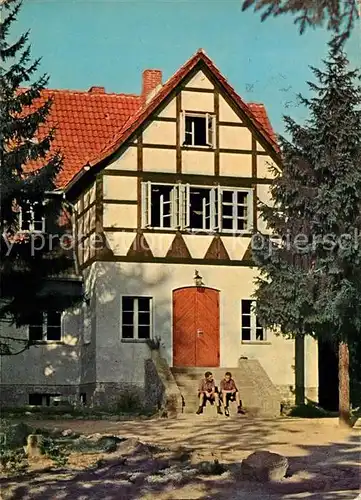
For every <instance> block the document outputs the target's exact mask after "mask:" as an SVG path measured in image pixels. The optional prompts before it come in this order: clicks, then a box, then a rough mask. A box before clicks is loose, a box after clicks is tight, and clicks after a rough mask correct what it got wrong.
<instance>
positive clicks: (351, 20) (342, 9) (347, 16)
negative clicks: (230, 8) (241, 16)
mask: <svg viewBox="0 0 361 500" xmlns="http://www.w3.org/2000/svg"><path fill="white" fill-rule="evenodd" d="M249 7H254V10H255V11H262V12H263V13H262V16H261V19H262V21H264V20H265V19H267V18H268V17H270V16H274V17H277V16H279V15H281V14H287V13H288V14H292V15H294V16H295V21H294V22H295V24H298V25H299V27H300V33H301V34H302V33H304V31H305V29H306V28H307V27H314V26H318V25H323V24H324V23H325V22H326V23H327V28H328V29H330V30H338V31H339V32H340V35H339V36H338V37H337V43H339V42H343V41H344V40H345V39H346V38H348V37H349V36H350V34H351V32H352V29H353V27H354V26H355V24H356V22H357V19H358V18H359V16H360V12H361V7H360V5H358V0H307V1H306V0H244V1H243V5H242V10H247V9H248V8H249Z"/></svg>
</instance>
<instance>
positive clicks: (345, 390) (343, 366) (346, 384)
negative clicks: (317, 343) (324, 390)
mask: <svg viewBox="0 0 361 500" xmlns="http://www.w3.org/2000/svg"><path fill="white" fill-rule="evenodd" d="M338 355H339V356H338V393H339V424H340V425H341V426H349V425H350V373H349V367H350V354H349V350H348V345H347V344H346V343H345V342H340V344H339V347H338Z"/></svg>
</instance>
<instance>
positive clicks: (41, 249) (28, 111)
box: [0, 0, 72, 354]
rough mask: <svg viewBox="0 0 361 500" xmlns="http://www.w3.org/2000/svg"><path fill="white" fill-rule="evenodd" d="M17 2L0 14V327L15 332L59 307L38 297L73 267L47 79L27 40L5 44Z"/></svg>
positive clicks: (7, 344)
mask: <svg viewBox="0 0 361 500" xmlns="http://www.w3.org/2000/svg"><path fill="white" fill-rule="evenodd" d="M21 3H22V2H21V1H19V0H5V2H3V3H2V5H1V7H0V8H1V19H0V61H1V63H0V64H1V66H0V188H1V193H0V195H1V196H0V233H1V237H0V292H1V302H0V321H1V322H5V321H6V322H11V323H15V324H16V325H17V326H20V325H24V324H28V322H29V318H30V317H31V314H32V313H33V312H34V311H36V310H37V311H39V310H45V309H47V308H48V307H55V306H56V300H57V296H56V294H55V295H52V294H51V293H48V294H47V295H46V296H44V294H43V296H42V294H41V290H43V287H44V283H45V280H46V279H47V278H48V277H53V276H58V275H59V274H60V273H62V272H65V271H66V270H68V269H69V267H70V266H71V265H72V259H71V255H69V252H67V251H66V250H65V251H63V250H62V249H61V247H62V246H64V245H62V244H63V243H64V241H65V240H64V238H63V235H64V234H65V233H66V231H67V230H68V227H66V225H64V224H60V214H61V213H62V201H61V197H59V196H56V197H55V196H54V197H51V196H49V195H48V193H51V192H53V191H54V190H55V188H56V186H55V180H56V177H57V175H58V173H59V171H60V169H61V167H62V158H61V154H60V152H55V153H50V148H51V144H52V140H53V138H54V134H55V131H54V130H49V127H46V119H47V116H48V114H49V111H50V108H51V104H52V103H51V100H50V99H49V100H46V101H44V99H39V98H40V97H41V91H42V90H43V89H44V88H45V86H46V84H47V82H48V77H47V75H43V76H41V77H36V74H37V70H38V67H39V63H40V60H35V61H31V57H30V45H29V42H28V39H29V33H25V34H23V35H22V36H20V37H19V38H18V39H17V40H16V41H15V42H13V43H12V42H10V41H9V35H10V28H11V26H12V24H13V23H14V21H15V20H16V17H17V15H18V13H19V10H20V8H21ZM32 79H34V80H35V81H32ZM44 131H45V132H44ZM20 210H22V214H21V217H22V227H20V225H19V224H20V218H19V213H20V212H19V211H20ZM29 210H32V211H33V214H34V216H33V219H37V220H38V221H39V220H41V218H42V217H44V218H45V232H41V231H40V232H34V231H33V230H34V229H39V227H38V228H33V227H32V228H31V227H30V226H29V227H27V225H26V224H27V223H28V222H29V220H30V219H29ZM35 212H36V215H35ZM27 229H32V230H31V231H29V230H27ZM40 229H41V228H40ZM0 328H1V330H3V327H1V323H0ZM11 340H12V339H10V338H8V337H6V336H4V335H0V354H12V353H13V352H18V351H19V349H20V350H21V349H24V348H26V347H28V345H29V344H28V342H27V339H23V340H22V344H18V343H17V344H16V345H15V346H14V349H12V347H11V346H12V345H13V344H12V343H11Z"/></svg>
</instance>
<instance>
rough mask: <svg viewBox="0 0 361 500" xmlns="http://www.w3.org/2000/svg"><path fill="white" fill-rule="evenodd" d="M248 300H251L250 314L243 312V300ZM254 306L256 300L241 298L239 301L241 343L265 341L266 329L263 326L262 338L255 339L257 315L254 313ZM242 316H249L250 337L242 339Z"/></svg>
mask: <svg viewBox="0 0 361 500" xmlns="http://www.w3.org/2000/svg"><path fill="white" fill-rule="evenodd" d="M246 300H247V301H250V302H251V313H250V314H245V313H243V301H246ZM255 306H256V301H255V300H254V299H241V302H240V309H241V315H240V318H241V329H240V338H241V342H242V343H243V344H247V343H249V342H251V343H263V342H267V331H266V328H265V327H262V331H263V338H262V339H257V315H256V312H255ZM243 316H250V318H251V319H250V325H251V328H250V332H251V338H250V339H249V340H248V339H247V340H244V339H243V337H242V328H243V322H242V320H243Z"/></svg>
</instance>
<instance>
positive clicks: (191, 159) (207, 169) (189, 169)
mask: <svg viewBox="0 0 361 500" xmlns="http://www.w3.org/2000/svg"><path fill="white" fill-rule="evenodd" d="M182 173H183V174H201V175H202V174H203V175H214V152H213V151H192V150H191V148H190V149H189V150H187V151H182Z"/></svg>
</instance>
